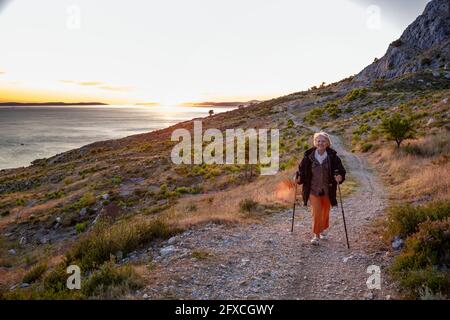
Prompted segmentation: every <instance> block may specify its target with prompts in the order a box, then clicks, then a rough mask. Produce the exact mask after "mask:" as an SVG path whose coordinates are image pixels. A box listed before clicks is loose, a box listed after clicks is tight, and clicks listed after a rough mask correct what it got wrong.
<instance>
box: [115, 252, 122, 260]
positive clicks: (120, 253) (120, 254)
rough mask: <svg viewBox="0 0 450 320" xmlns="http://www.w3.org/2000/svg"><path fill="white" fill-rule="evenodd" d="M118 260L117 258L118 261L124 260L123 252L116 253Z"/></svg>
mask: <svg viewBox="0 0 450 320" xmlns="http://www.w3.org/2000/svg"><path fill="white" fill-rule="evenodd" d="M116 258H117V259H118V260H122V258H123V252H122V251H117V252H116Z"/></svg>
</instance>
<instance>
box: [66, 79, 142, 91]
mask: <svg viewBox="0 0 450 320" xmlns="http://www.w3.org/2000/svg"><path fill="white" fill-rule="evenodd" d="M60 82H62V83H68V84H76V85H79V86H88V87H96V88H98V89H102V90H109V91H116V92H127V91H131V90H133V89H134V88H133V87H129V86H114V85H109V84H107V83H104V82H100V81H74V80H60Z"/></svg>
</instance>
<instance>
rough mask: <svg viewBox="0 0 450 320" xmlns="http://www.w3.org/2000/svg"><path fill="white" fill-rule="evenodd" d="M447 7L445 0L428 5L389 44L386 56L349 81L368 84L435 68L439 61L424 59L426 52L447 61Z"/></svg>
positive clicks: (430, 57) (448, 57)
mask: <svg viewBox="0 0 450 320" xmlns="http://www.w3.org/2000/svg"><path fill="white" fill-rule="evenodd" d="M449 6H450V4H449V2H448V0H433V1H430V2H428V4H427V5H426V7H425V10H424V11H423V14H421V15H419V16H418V17H417V18H416V19H415V21H414V22H412V23H411V24H410V25H409V26H408V27H407V28H406V29H405V31H404V32H403V34H402V35H401V37H400V38H399V39H398V40H396V41H393V42H392V43H391V44H390V45H389V47H388V49H387V51H386V54H385V55H384V56H383V57H381V58H380V59H378V60H377V61H375V62H373V63H372V64H370V65H369V66H367V67H366V68H365V69H364V70H362V71H361V72H360V73H359V74H357V75H356V76H354V78H353V80H352V81H353V82H356V83H357V82H364V83H371V82H372V81H374V80H375V79H380V78H384V79H386V80H390V79H393V78H396V77H399V76H402V75H404V74H408V73H411V72H418V71H425V70H436V69H438V68H439V65H440V62H439V60H438V59H435V58H434V57H432V56H429V57H428V56H426V57H424V56H423V53H424V52H427V51H428V52H430V51H438V52H440V54H441V59H442V61H449V59H450V51H449V50H448V49H447V50H446V48H448V39H449V38H448V30H449V28H450V23H449V21H450V14H449V12H450V10H449ZM424 58H427V59H428V62H427V63H424V62H423V61H424ZM433 74H434V73H433Z"/></svg>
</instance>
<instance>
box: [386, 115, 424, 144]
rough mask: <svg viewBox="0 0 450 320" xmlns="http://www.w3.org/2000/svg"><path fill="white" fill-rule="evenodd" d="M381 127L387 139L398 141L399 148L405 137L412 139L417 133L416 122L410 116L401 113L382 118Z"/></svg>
mask: <svg viewBox="0 0 450 320" xmlns="http://www.w3.org/2000/svg"><path fill="white" fill-rule="evenodd" d="M381 129H382V131H383V133H384V134H385V136H386V139H388V140H393V141H395V142H396V143H397V148H400V144H401V143H402V142H403V140H405V139H411V138H413V137H414V134H415V133H416V130H415V123H414V121H412V120H411V119H410V118H404V117H403V116H402V115H401V114H400V113H394V114H393V115H392V116H390V117H384V118H382V119H381Z"/></svg>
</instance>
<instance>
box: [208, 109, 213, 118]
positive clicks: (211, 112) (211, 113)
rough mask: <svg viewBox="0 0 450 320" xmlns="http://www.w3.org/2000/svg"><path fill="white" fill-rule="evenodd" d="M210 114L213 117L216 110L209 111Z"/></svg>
mask: <svg viewBox="0 0 450 320" xmlns="http://www.w3.org/2000/svg"><path fill="white" fill-rule="evenodd" d="M208 113H209V116H210V117H211V116H212V115H213V114H214V110H212V109H211V110H209V111H208Z"/></svg>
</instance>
